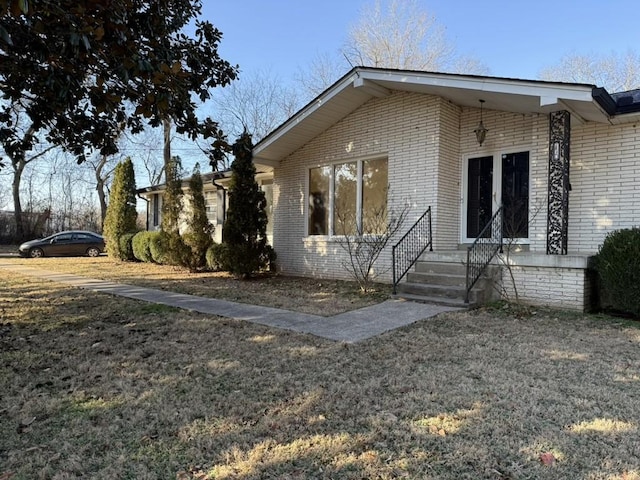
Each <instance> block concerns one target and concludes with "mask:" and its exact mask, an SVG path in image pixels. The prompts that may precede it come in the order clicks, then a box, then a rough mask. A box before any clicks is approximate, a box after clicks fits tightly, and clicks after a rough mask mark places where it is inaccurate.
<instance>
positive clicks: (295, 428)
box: [0, 259, 640, 480]
mask: <svg viewBox="0 0 640 480" xmlns="http://www.w3.org/2000/svg"><path fill="white" fill-rule="evenodd" d="M4 260H6V259H3V261H4ZM46 260H48V259H45V260H42V261H43V262H44V261H46ZM84 260H88V259H78V262H76V261H75V260H66V264H65V262H64V261H58V260H55V261H52V262H49V263H48V264H47V266H48V268H51V269H54V266H55V268H60V269H62V268H63V265H66V267H65V268H69V269H71V268H72V267H71V266H72V265H80V266H79V267H74V268H78V269H83V268H89V267H87V266H86V265H85V263H86V262H85V263H83V262H84ZM10 261H22V260H18V259H11V260H10ZM39 262H40V261H39ZM28 263H32V262H31V261H28ZM32 264H34V263H32ZM34 265H35V264H34ZM83 265H85V266H83ZM39 266H42V267H44V266H45V265H44V264H42V265H39ZM96 268H97V267H96V266H95V265H94V266H93V267H91V268H89V269H88V270H87V274H88V273H89V272H91V274H92V276H94V277H96V276H97V277H100V276H101V275H98V274H97V273H96ZM105 268H106V267H105ZM0 271H1V270H0ZM130 278H132V279H133V276H131V277H130ZM152 280H154V281H157V282H158V283H160V284H162V285H168V284H167V283H166V280H165V279H163V278H161V276H157V277H154V276H152V277H148V278H146V279H145V281H148V282H151V281H152ZM141 281H142V280H141ZM171 282H175V283H170V284H171V285H173V286H176V285H181V284H182V285H186V284H187V282H186V281H182V282H180V281H178V280H171ZM245 285H250V287H247V288H253V285H255V284H254V283H251V282H250V283H249V284H247V283H242V284H239V286H240V287H242V286H245ZM276 285H277V282H276ZM185 288H191V287H185ZM260 288H261V290H264V291H267V292H268V291H269V288H270V287H269V282H265V283H263V284H262V286H261V287H260ZM318 288H319V289H320V287H318ZM303 293H304V292H303ZM301 295H302V296H304V295H306V294H304V295H303V294H302V293H301ZM340 295H341V294H339V293H336V294H334V296H335V297H338V296H340ZM274 296H277V295H274ZM326 296H327V297H331V295H329V294H328V293H327V294H326ZM332 301H333V300H329V302H332ZM639 327H640V324H637V323H633V322H623V321H620V320H616V319H611V318H608V317H596V316H581V315H571V314H562V313H559V312H547V311H538V312H537V313H536V314H534V315H532V316H530V317H527V318H516V317H512V316H510V315H509V313H508V311H504V312H502V311H491V310H479V311H475V312H464V313H450V314H444V315H441V316H439V317H436V318H435V319H430V320H428V321H424V322H419V323H417V324H414V325H412V326H409V327H406V328H404V329H400V330H396V331H394V332H390V333H388V334H385V335H383V336H380V337H377V338H374V339H371V340H368V341H365V342H362V343H358V344H355V345H346V344H340V343H335V342H331V341H328V340H322V339H319V338H315V337H312V336H308V335H299V334H295V333H292V332H288V331H280V330H275V329H269V328H266V327H262V326H258V325H253V324H249V323H245V322H240V321H234V320H229V319H222V318H218V317H211V316H206V315H200V314H195V313H189V312H184V311H179V310H176V309H172V308H168V307H161V306H155V305H149V304H145V303H142V302H138V301H134V300H129V299H123V298H113V297H110V296H108V295H102V294H96V293H92V292H87V291H82V290H78V289H74V288H68V287H65V286H61V285H58V284H54V283H51V282H43V281H39V280H36V279H32V278H27V277H21V276H18V275H16V276H12V277H11V278H3V281H2V282H1V283H0V357H1V362H0V432H2V433H1V435H0V479H2V480H6V479H9V478H11V479H12V480H13V479H33V478H52V479H66V478H104V479H113V478H118V479H123V478H124V479H126V478H130V479H158V478H163V479H164V478H166V479H204V478H211V479H265V478H274V479H275V478H278V479H307V478H320V479H364V478H366V479H395V478H414V479H430V478H434V479H465V478H468V479H479V478H480V479H482V478H488V479H538V478H540V479H607V480H614V479H616V480H638V479H640V431H639V425H640V355H639V351H640V328H639Z"/></svg>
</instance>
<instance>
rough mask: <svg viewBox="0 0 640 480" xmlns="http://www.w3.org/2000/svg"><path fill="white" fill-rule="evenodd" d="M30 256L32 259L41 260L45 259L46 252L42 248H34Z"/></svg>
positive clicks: (30, 251)
mask: <svg viewBox="0 0 640 480" xmlns="http://www.w3.org/2000/svg"><path fill="white" fill-rule="evenodd" d="M29 256H30V257H31V258H41V257H44V252H43V251H42V249H41V248H32V249H31V250H29Z"/></svg>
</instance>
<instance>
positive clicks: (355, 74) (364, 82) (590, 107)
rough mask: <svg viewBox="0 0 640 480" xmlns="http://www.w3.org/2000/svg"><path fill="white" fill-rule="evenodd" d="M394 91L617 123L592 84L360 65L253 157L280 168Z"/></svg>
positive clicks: (267, 139)
mask: <svg viewBox="0 0 640 480" xmlns="http://www.w3.org/2000/svg"><path fill="white" fill-rule="evenodd" d="M596 90H597V91H598V93H599V95H595V94H594V92H595V91H596ZM392 91H403V92H415V93H421V94H426V95H436V96H439V97H442V98H444V99H446V100H448V101H450V102H452V103H454V104H455V105H458V106H460V107H478V106H479V100H480V99H482V100H484V101H485V103H484V107H485V108H486V109H489V110H499V111H505V112H513V113H522V114H534V113H543V114H548V113H550V112H553V111H556V110H568V111H569V112H570V113H571V115H572V117H573V119H574V121H576V122H577V123H583V122H598V123H613V122H612V120H611V119H612V116H613V115H612V113H611V112H608V111H607V110H608V109H607V108H606V107H607V105H606V104H605V103H604V101H603V100H602V98H605V97H606V96H607V95H608V94H606V91H605V92H604V94H602V89H596V87H595V86H594V85H588V84H579V83H560V82H546V81H534V80H520V79H511V78H499V77H486V76H476V75H457V74H446V73H431V72H419V71H405V70H389V69H377V68H368V67H356V68H354V69H353V70H351V71H350V72H349V73H347V74H346V75H345V76H344V77H342V78H341V79H340V80H338V81H337V82H336V83H335V84H333V85H332V86H331V87H329V88H328V89H327V90H325V91H324V92H323V93H322V94H320V95H319V96H318V97H317V98H315V99H314V100H313V101H312V102H310V103H309V104H308V105H306V106H305V107H304V108H302V109H301V110H300V111H299V112H298V113H296V114H295V115H294V116H292V117H291V118H289V120H287V121H286V122H285V123H283V124H282V125H281V126H280V127H278V128H277V129H276V130H274V131H273V132H271V133H270V134H269V135H268V136H266V137H265V138H264V139H262V140H261V141H260V142H259V143H258V144H257V145H256V146H255V147H254V152H253V158H254V162H255V163H256V164H257V165H259V166H262V167H263V168H269V169H271V168H273V167H277V166H278V164H279V162H280V161H281V160H282V159H283V158H285V157H287V156H289V155H290V154H292V153H293V152H295V151H296V150H298V149H299V148H301V147H302V146H304V145H305V144H306V143H308V142H309V141H311V140H312V139H313V138H315V137H317V136H318V135H320V134H321V133H322V132H324V131H325V130H327V129H328V128H329V127H331V126H332V125H334V124H335V123H337V122H338V121H340V120H341V119H343V118H345V117H346V116H347V115H349V114H350V113H351V112H353V111H354V110H356V109H357V108H358V107H360V106H362V105H363V104H364V103H366V102H367V101H369V100H371V99H372V98H375V97H384V96H387V95H390V94H391V92H392Z"/></svg>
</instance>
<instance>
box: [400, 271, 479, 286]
mask: <svg viewBox="0 0 640 480" xmlns="http://www.w3.org/2000/svg"><path fill="white" fill-rule="evenodd" d="M407 282H409V283H431V284H434V285H453V286H458V287H464V286H466V284H467V276H466V275H454V274H448V273H432V272H409V273H407Z"/></svg>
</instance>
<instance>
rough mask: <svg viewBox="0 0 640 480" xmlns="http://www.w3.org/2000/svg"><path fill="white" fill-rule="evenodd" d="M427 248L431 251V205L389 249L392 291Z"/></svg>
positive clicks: (394, 290)
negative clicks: (391, 266)
mask: <svg viewBox="0 0 640 480" xmlns="http://www.w3.org/2000/svg"><path fill="white" fill-rule="evenodd" d="M427 248H429V250H430V251H433V240H432V238H431V207H429V208H427V211H426V212H424V213H423V214H422V216H421V217H420V218H419V219H418V220H417V221H416V223H414V224H413V226H412V227H411V228H410V229H409V231H408V232H407V233H405V234H404V236H403V237H402V238H401V239H400V240H399V241H398V243H396V244H395V245H394V246H393V248H392V249H391V262H392V263H393V293H394V294H395V293H396V287H397V286H398V283H400V280H402V279H403V278H404V276H405V275H406V274H407V272H408V271H409V269H410V268H411V267H412V266H413V264H414V263H416V261H417V260H418V258H420V255H422V254H423V253H424V251H425V250H426V249H427Z"/></svg>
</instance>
